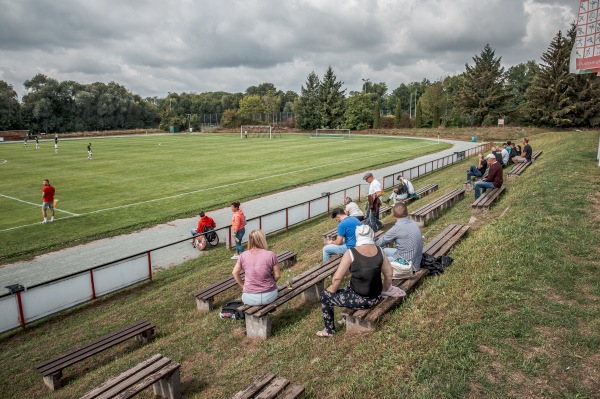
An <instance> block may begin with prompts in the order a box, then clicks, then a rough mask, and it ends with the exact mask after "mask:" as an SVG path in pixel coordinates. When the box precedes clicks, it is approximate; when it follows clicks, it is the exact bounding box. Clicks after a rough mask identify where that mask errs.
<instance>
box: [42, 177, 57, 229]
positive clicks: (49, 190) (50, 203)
mask: <svg viewBox="0 0 600 399" xmlns="http://www.w3.org/2000/svg"><path fill="white" fill-rule="evenodd" d="M42 183H44V187H42V201H43V203H42V216H43V217H44V223H48V219H47V217H46V209H48V208H50V210H52V218H51V219H50V222H54V191H55V190H54V187H52V186H51V185H50V181H49V180H48V179H44V180H43V181H42Z"/></svg>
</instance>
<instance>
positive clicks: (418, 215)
mask: <svg viewBox="0 0 600 399" xmlns="http://www.w3.org/2000/svg"><path fill="white" fill-rule="evenodd" d="M464 197H465V189H464V188H461V189H454V190H452V191H450V192H449V193H446V194H444V195H443V196H441V197H439V198H437V199H435V200H433V201H431V202H430V203H429V204H427V205H424V206H422V207H420V208H419V209H417V210H415V211H413V212H411V213H410V217H411V218H412V219H413V220H414V221H415V222H417V224H418V225H419V226H420V227H423V226H425V223H426V222H427V221H428V220H430V219H435V218H437V217H438V216H440V214H441V213H442V210H444V209H446V208H450V207H451V206H452V205H454V203H455V202H456V201H458V200H461V199H463V198H464Z"/></svg>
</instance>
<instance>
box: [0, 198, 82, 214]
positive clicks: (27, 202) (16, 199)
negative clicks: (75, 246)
mask: <svg viewBox="0 0 600 399" xmlns="http://www.w3.org/2000/svg"><path fill="white" fill-rule="evenodd" d="M0 197H4V198H8V199H11V200H15V201H19V202H22V203H24V204H29V205H33V206H37V207H42V205H40V204H35V203H33V202H29V201H25V200H22V199H18V198H15V197H10V196H8V195H4V194H0ZM54 210H55V211H60V212H64V213H68V214H69V215H73V216H81V215H80V214H78V213H73V212H69V211H65V210H64V209H58V208H55V209H54Z"/></svg>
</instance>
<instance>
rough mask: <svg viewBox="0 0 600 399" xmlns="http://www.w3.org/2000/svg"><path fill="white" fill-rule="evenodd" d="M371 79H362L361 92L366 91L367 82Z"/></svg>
mask: <svg viewBox="0 0 600 399" xmlns="http://www.w3.org/2000/svg"><path fill="white" fill-rule="evenodd" d="M370 80H371V79H363V80H362V81H363V94H364V93H366V92H367V83H369V81H370Z"/></svg>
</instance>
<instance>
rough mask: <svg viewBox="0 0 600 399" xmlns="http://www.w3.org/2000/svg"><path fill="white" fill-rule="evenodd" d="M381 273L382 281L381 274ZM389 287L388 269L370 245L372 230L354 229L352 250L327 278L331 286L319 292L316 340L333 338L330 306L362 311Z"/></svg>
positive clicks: (367, 228)
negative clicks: (320, 315)
mask: <svg viewBox="0 0 600 399" xmlns="http://www.w3.org/2000/svg"><path fill="white" fill-rule="evenodd" d="M348 272H350V274H351V277H350V281H349V282H348V285H347V286H346V288H345V289H341V290H340V289H338V288H340V285H341V283H342V280H343V279H344V276H345V275H346V274H347V273H348ZM382 273H383V281H382V280H381V274H382ZM391 285H392V267H391V266H390V262H389V261H388V259H387V257H386V256H385V255H384V254H383V251H382V250H381V248H379V247H378V246H376V245H375V244H374V243H373V230H371V228H370V227H369V226H366V225H365V226H359V227H358V228H356V248H351V249H350V250H348V251H347V252H346V253H345V254H344V256H343V257H342V260H341V261H340V266H339V267H338V269H337V271H336V272H335V274H334V275H333V277H332V278H331V285H330V286H329V287H327V289H325V290H323V291H321V295H320V296H321V309H322V311H323V323H324V324H325V329H323V330H321V331H318V332H317V336H319V337H331V336H332V335H333V334H335V323H334V314H333V308H334V306H339V307H346V308H350V309H366V308H371V307H373V306H375V305H376V304H377V303H378V302H379V301H381V299H382V296H381V294H382V292H383V291H388V290H389V289H390V286H391Z"/></svg>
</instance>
